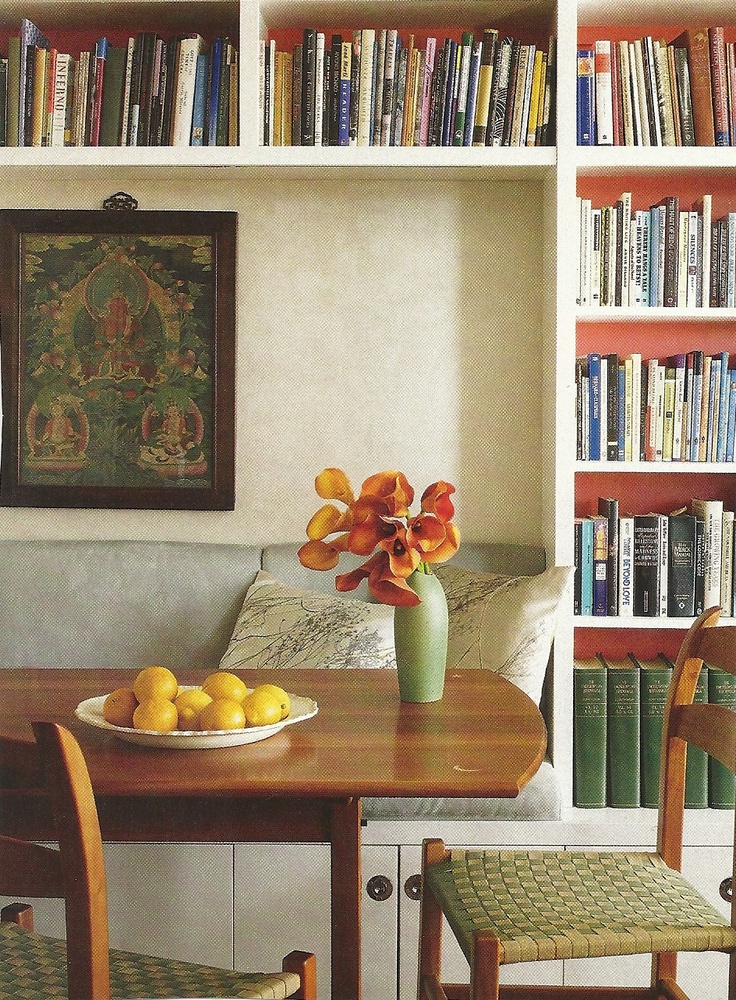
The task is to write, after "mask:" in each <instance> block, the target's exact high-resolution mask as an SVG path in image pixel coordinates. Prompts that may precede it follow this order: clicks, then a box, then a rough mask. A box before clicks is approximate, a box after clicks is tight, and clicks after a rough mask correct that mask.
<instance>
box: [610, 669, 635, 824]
mask: <svg viewBox="0 0 736 1000" xmlns="http://www.w3.org/2000/svg"><path fill="white" fill-rule="evenodd" d="M604 659H605V662H606V668H607V700H608V805H609V806H613V807H615V808H621V809H634V808H636V807H638V805H639V798H640V774H641V770H640V756H639V743H640V731H641V711H640V693H639V668H638V666H637V665H636V664H635V663H634V662H633V661H632V660H631V659H630V658H629V657H626V658H625V659H623V660H610V659H608V658H606V657H604Z"/></svg>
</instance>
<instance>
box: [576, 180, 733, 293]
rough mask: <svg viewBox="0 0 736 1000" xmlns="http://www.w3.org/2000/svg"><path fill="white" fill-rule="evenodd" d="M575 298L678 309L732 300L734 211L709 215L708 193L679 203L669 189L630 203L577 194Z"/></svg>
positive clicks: (627, 197) (623, 199) (626, 195)
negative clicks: (647, 201) (641, 204)
mask: <svg viewBox="0 0 736 1000" xmlns="http://www.w3.org/2000/svg"><path fill="white" fill-rule="evenodd" d="M577 204H578V210H579V213H580V216H579V218H580V230H579V232H580V265H579V282H578V293H577V304H578V305H580V306H583V307H591V306H593V307H595V306H636V307H640V308H646V307H650V306H667V307H678V308H682V309H708V308H728V307H733V306H734V305H736V212H725V213H724V214H723V215H721V216H719V217H718V218H713V205H712V195H710V194H704V195H703V197H702V198H701V199H700V200H699V201H698V202H697V203H696V204H693V205H691V206H683V205H681V204H680V199H679V198H678V197H677V196H675V195H669V196H667V197H665V198H663V199H662V200H661V201H660V202H659V203H658V204H656V205H651V206H649V207H648V208H632V202H631V192H630V191H626V192H624V193H623V194H622V195H621V197H620V198H618V199H617V200H616V202H615V203H614V204H613V205H602V206H600V207H594V206H593V204H592V201H591V199H590V198H582V197H581V198H578V203H577Z"/></svg>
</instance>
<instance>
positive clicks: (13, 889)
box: [0, 722, 316, 1000]
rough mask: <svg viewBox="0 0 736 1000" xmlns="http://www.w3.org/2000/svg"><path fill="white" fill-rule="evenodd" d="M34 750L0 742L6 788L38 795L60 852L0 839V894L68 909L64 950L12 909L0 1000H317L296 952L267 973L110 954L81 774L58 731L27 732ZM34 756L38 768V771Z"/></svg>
mask: <svg viewBox="0 0 736 1000" xmlns="http://www.w3.org/2000/svg"><path fill="white" fill-rule="evenodd" d="M33 729H34V732H35V735H36V743H37V749H38V754H35V755H34V756H31V755H30V751H35V750H36V748H34V747H27V746H25V745H22V744H17V743H14V741H5V740H1V739H0V762H1V763H2V782H3V785H4V786H5V787H17V788H18V789H23V788H24V787H25V788H27V787H29V786H32V785H40V786H42V787H44V788H45V789H46V790H47V792H48V795H49V798H50V801H51V806H52V810H53V814H54V821H55V825H56V832H57V839H58V843H59V846H58V848H56V847H48V846H43V845H40V844H35V843H30V842H27V841H25V840H18V839H14V838H11V837H5V836H1V837H0V893H2V894H3V895H6V896H11V897H15V898H18V897H21V896H23V895H27V896H29V897H39V898H46V897H58V898H63V899H64V901H65V912H66V942H64V941H63V940H60V939H56V938H50V937H45V936H42V935H39V934H36V933H35V932H34V931H33V926H32V909H31V907H29V906H27V905H25V904H11V905H10V906H7V907H5V908H4V909H3V911H2V920H1V921H0V1000H5V998H8V1000H9V998H11V997H12V998H18V997H23V998H29V1000H36V998H38V1000H48V998H53V1000H59V998H60V997H63V996H67V997H68V998H69V1000H111V998H121V1000H123V998H125V1000H132V998H137V997H146V998H167V997H177V998H179V997H182V998H183V997H245V998H263V1000H265V998H270V1000H276V998H286V997H294V998H299V1000H316V961H315V957H314V955H313V954H311V952H302V951H293V952H290V953H289V955H287V956H286V957H285V958H284V960H283V963H282V969H281V971H278V972H274V973H241V972H237V971H233V970H231V969H230V970H229V969H219V968H214V967H210V966H201V965H196V964H194V963H189V962H181V961H173V960H169V959H162V958H153V957H151V956H148V955H139V954H136V953H133V952H123V951H115V950H110V949H109V946H108V924H107V889H106V879H105V865H104V860H103V854H102V838H101V835H100V826H99V821H98V818H97V808H96V805H95V800H94V795H93V792H92V785H91V783H90V779H89V774H88V771H87V766H86V764H85V761H84V757H83V755H82V751H81V749H80V747H79V744H78V743H77V741H76V739H75V738H74V736H73V735H72V734H71V733H70V732H69V730H68V729H65V728H64V727H63V726H60V725H57V724H55V723H50V722H40V723H34V724H33ZM39 757H40V766H39Z"/></svg>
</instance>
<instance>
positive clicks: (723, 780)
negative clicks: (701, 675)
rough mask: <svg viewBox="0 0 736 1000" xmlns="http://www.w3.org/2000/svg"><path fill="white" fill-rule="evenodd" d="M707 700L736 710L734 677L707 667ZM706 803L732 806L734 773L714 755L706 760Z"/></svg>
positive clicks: (713, 807)
mask: <svg viewBox="0 0 736 1000" xmlns="http://www.w3.org/2000/svg"><path fill="white" fill-rule="evenodd" d="M708 701H709V702H711V703H712V704H713V705H725V706H726V707H727V708H730V709H732V710H734V711H736V677H734V676H733V674H729V673H728V672H727V671H725V670H720V669H718V668H716V667H709V668H708ZM708 805H709V806H710V808H711V809H733V807H734V774H733V772H732V771H729V769H728V768H727V767H725V765H723V764H721V762H720V761H718V760H716V759H715V758H714V757H710V758H709V762H708Z"/></svg>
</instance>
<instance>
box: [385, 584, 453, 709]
mask: <svg viewBox="0 0 736 1000" xmlns="http://www.w3.org/2000/svg"><path fill="white" fill-rule="evenodd" d="M407 582H408V584H409V586H410V587H411V588H412V590H413V591H415V593H416V594H417V595H418V597H419V600H420V603H419V604H417V605H416V606H415V607H412V608H404V607H399V608H396V610H395V612H394V644H395V647H396V669H397V673H398V679H399V696H400V698H401V700H402V701H413V702H419V701H439V700H440V698H441V697H442V692H443V690H444V686H445V667H446V665H447V598H446V597H445V591H444V589H443V587H442V584H441V583H440V581H439V580H438V578H437V577H436V576H435V575H434V574H433V573H431V574H427V573H422V572H418V571H416V572H414V573H412V574H411V576H410V577H409V579H408V581H407Z"/></svg>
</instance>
